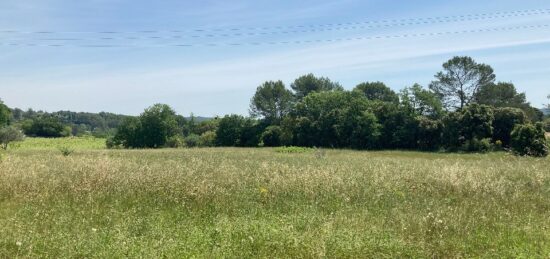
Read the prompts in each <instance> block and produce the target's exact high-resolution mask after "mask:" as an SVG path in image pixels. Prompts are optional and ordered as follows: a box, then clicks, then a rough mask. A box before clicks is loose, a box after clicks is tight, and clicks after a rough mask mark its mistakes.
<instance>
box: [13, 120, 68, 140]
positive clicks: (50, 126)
mask: <svg viewBox="0 0 550 259" xmlns="http://www.w3.org/2000/svg"><path fill="white" fill-rule="evenodd" d="M22 128H23V131H24V132H25V135H27V136H31V137H44V138H59V137H68V136H70V134H71V129H70V127H65V126H64V125H63V124H62V123H61V121H60V120H59V119H58V118H55V117H39V118H36V119H34V120H29V121H26V122H24V123H23V125H22Z"/></svg>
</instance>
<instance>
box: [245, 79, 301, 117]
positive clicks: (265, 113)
mask: <svg viewBox="0 0 550 259" xmlns="http://www.w3.org/2000/svg"><path fill="white" fill-rule="evenodd" d="M293 99H294V98H293V96H292V92H291V91H290V90H288V89H286V88H285V85H284V84H283V82H282V81H276V82H275V81H268V82H265V83H263V84H262V85H260V86H259V87H258V88H257V89H256V93H255V94H254V96H253V97H252V100H251V101H250V114H251V115H252V116H254V117H263V118H264V119H265V120H266V121H268V122H269V123H277V122H279V121H280V120H281V119H282V118H283V116H285V115H286V114H288V113H289V112H290V110H291V109H292V103H293Z"/></svg>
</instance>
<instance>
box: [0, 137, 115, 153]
mask: <svg viewBox="0 0 550 259" xmlns="http://www.w3.org/2000/svg"><path fill="white" fill-rule="evenodd" d="M105 147H106V146H105V139H103V138H95V137H69V138H25V140H24V141H22V142H14V143H12V144H10V148H12V149H22V150H29V149H33V150H40V149H42V150H44V149H51V150H54V149H55V150H59V149H64V148H69V149H105Z"/></svg>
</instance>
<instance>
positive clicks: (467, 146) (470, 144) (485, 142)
mask: <svg viewBox="0 0 550 259" xmlns="http://www.w3.org/2000/svg"><path fill="white" fill-rule="evenodd" d="M492 149H493V145H492V144H491V139H490V138H484V139H477V138H474V139H469V140H466V142H465V143H464V144H463V145H462V151H466V152H481V153H486V152H489V151H491V150H492Z"/></svg>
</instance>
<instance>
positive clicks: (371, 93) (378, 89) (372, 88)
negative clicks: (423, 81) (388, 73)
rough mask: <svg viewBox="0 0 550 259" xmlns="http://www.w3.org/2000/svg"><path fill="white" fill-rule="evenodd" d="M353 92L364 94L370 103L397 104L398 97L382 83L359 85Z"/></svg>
mask: <svg viewBox="0 0 550 259" xmlns="http://www.w3.org/2000/svg"><path fill="white" fill-rule="evenodd" d="M353 91H356V92H358V93H361V94H364V95H365V97H367V99H369V100H372V101H375V100H376V101H382V102H389V103H399V96H398V95H397V94H396V93H395V92H394V91H393V90H391V89H390V88H389V87H387V86H386V85H385V84H384V83H382V82H366V83H361V84H359V85H357V86H356V87H355V88H354V89H353Z"/></svg>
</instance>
